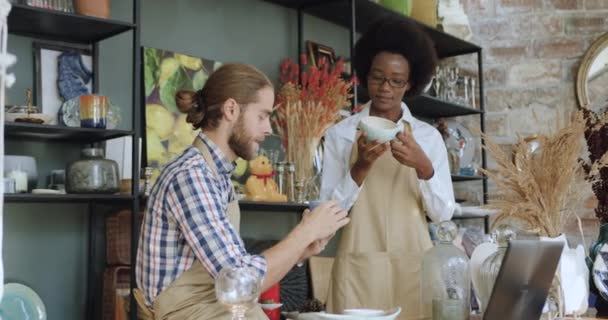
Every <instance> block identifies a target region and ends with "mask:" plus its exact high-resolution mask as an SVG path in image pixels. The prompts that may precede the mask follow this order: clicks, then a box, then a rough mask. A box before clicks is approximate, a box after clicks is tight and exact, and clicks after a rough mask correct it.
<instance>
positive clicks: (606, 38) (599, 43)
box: [576, 33, 608, 108]
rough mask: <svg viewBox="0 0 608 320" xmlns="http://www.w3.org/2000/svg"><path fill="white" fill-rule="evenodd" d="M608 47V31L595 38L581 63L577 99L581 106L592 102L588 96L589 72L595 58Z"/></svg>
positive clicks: (577, 76)
mask: <svg viewBox="0 0 608 320" xmlns="http://www.w3.org/2000/svg"><path fill="white" fill-rule="evenodd" d="M606 48H608V33H606V34H604V35H602V36H600V37H599V38H598V39H597V40H595V41H594V42H593V44H591V46H590V47H589V49H587V51H586V52H585V55H584V56H583V58H582V59H581V65H580V67H579V68H578V72H577V74H576V101H577V102H578V106H579V108H583V107H585V106H588V105H589V103H590V101H589V97H588V96H587V73H589V68H591V64H592V63H593V60H595V58H597V56H598V55H599V54H600V52H602V50H603V49H606Z"/></svg>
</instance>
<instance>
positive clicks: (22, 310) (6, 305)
mask: <svg viewBox="0 0 608 320" xmlns="http://www.w3.org/2000/svg"><path fill="white" fill-rule="evenodd" d="M0 318H2V319H29V320H46V309H45V307H44V303H42V300H41V299H40V297H39V296H38V294H36V292H34V290H32V289H30V288H29V287H27V286H24V285H22V284H19V283H7V284H5V285H4V297H3V298H2V303H1V304H0Z"/></svg>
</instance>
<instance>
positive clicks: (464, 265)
mask: <svg viewBox="0 0 608 320" xmlns="http://www.w3.org/2000/svg"><path fill="white" fill-rule="evenodd" d="M457 232H458V228H457V226H456V224H455V223H454V222H452V221H444V222H441V224H440V225H439V227H438V229H437V238H438V240H439V242H438V243H437V244H436V245H435V246H434V247H433V248H431V249H429V250H428V251H427V252H426V253H425V255H424V258H423V259H422V272H421V275H422V285H421V298H422V304H423V308H424V314H425V316H427V317H430V318H431V319H433V320H448V319H449V320H465V319H469V313H470V306H471V299H470V292H471V271H470V266H469V258H468V257H467V255H466V254H465V253H464V252H462V250H460V249H458V248H457V247H456V246H454V244H453V243H452V241H453V240H454V239H455V238H456V234H457Z"/></svg>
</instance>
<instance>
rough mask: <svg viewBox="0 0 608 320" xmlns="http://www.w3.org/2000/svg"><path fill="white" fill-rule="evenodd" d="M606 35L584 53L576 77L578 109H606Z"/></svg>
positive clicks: (607, 35)
mask: <svg viewBox="0 0 608 320" xmlns="http://www.w3.org/2000/svg"><path fill="white" fill-rule="evenodd" d="M606 88H608V33H607V34H604V35H603V36H601V37H600V38H599V39H597V40H596V41H595V42H594V43H593V44H592V45H591V47H590V48H589V49H588V50H587V52H586V53H585V56H584V57H583V60H582V61H581V66H580V67H579V69H578V74H577V77H576V98H577V100H578V105H579V107H585V106H587V107H588V108H589V109H591V110H594V111H596V112H601V111H604V110H605V109H606V108H607V107H608V90H606Z"/></svg>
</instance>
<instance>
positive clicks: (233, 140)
mask: <svg viewBox="0 0 608 320" xmlns="http://www.w3.org/2000/svg"><path fill="white" fill-rule="evenodd" d="M252 144H253V138H252V137H250V136H247V134H246V133H245V122H244V121H243V117H242V116H241V117H239V119H238V120H237V123H236V125H235V126H234V128H233V129H232V134H231V135H230V138H229V139H228V145H229V146H230V149H232V151H234V153H235V154H236V155H237V156H239V157H241V158H243V159H245V160H252V159H253V158H254V157H255V156H256V153H257V152H256V150H254V148H253V147H252Z"/></svg>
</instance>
